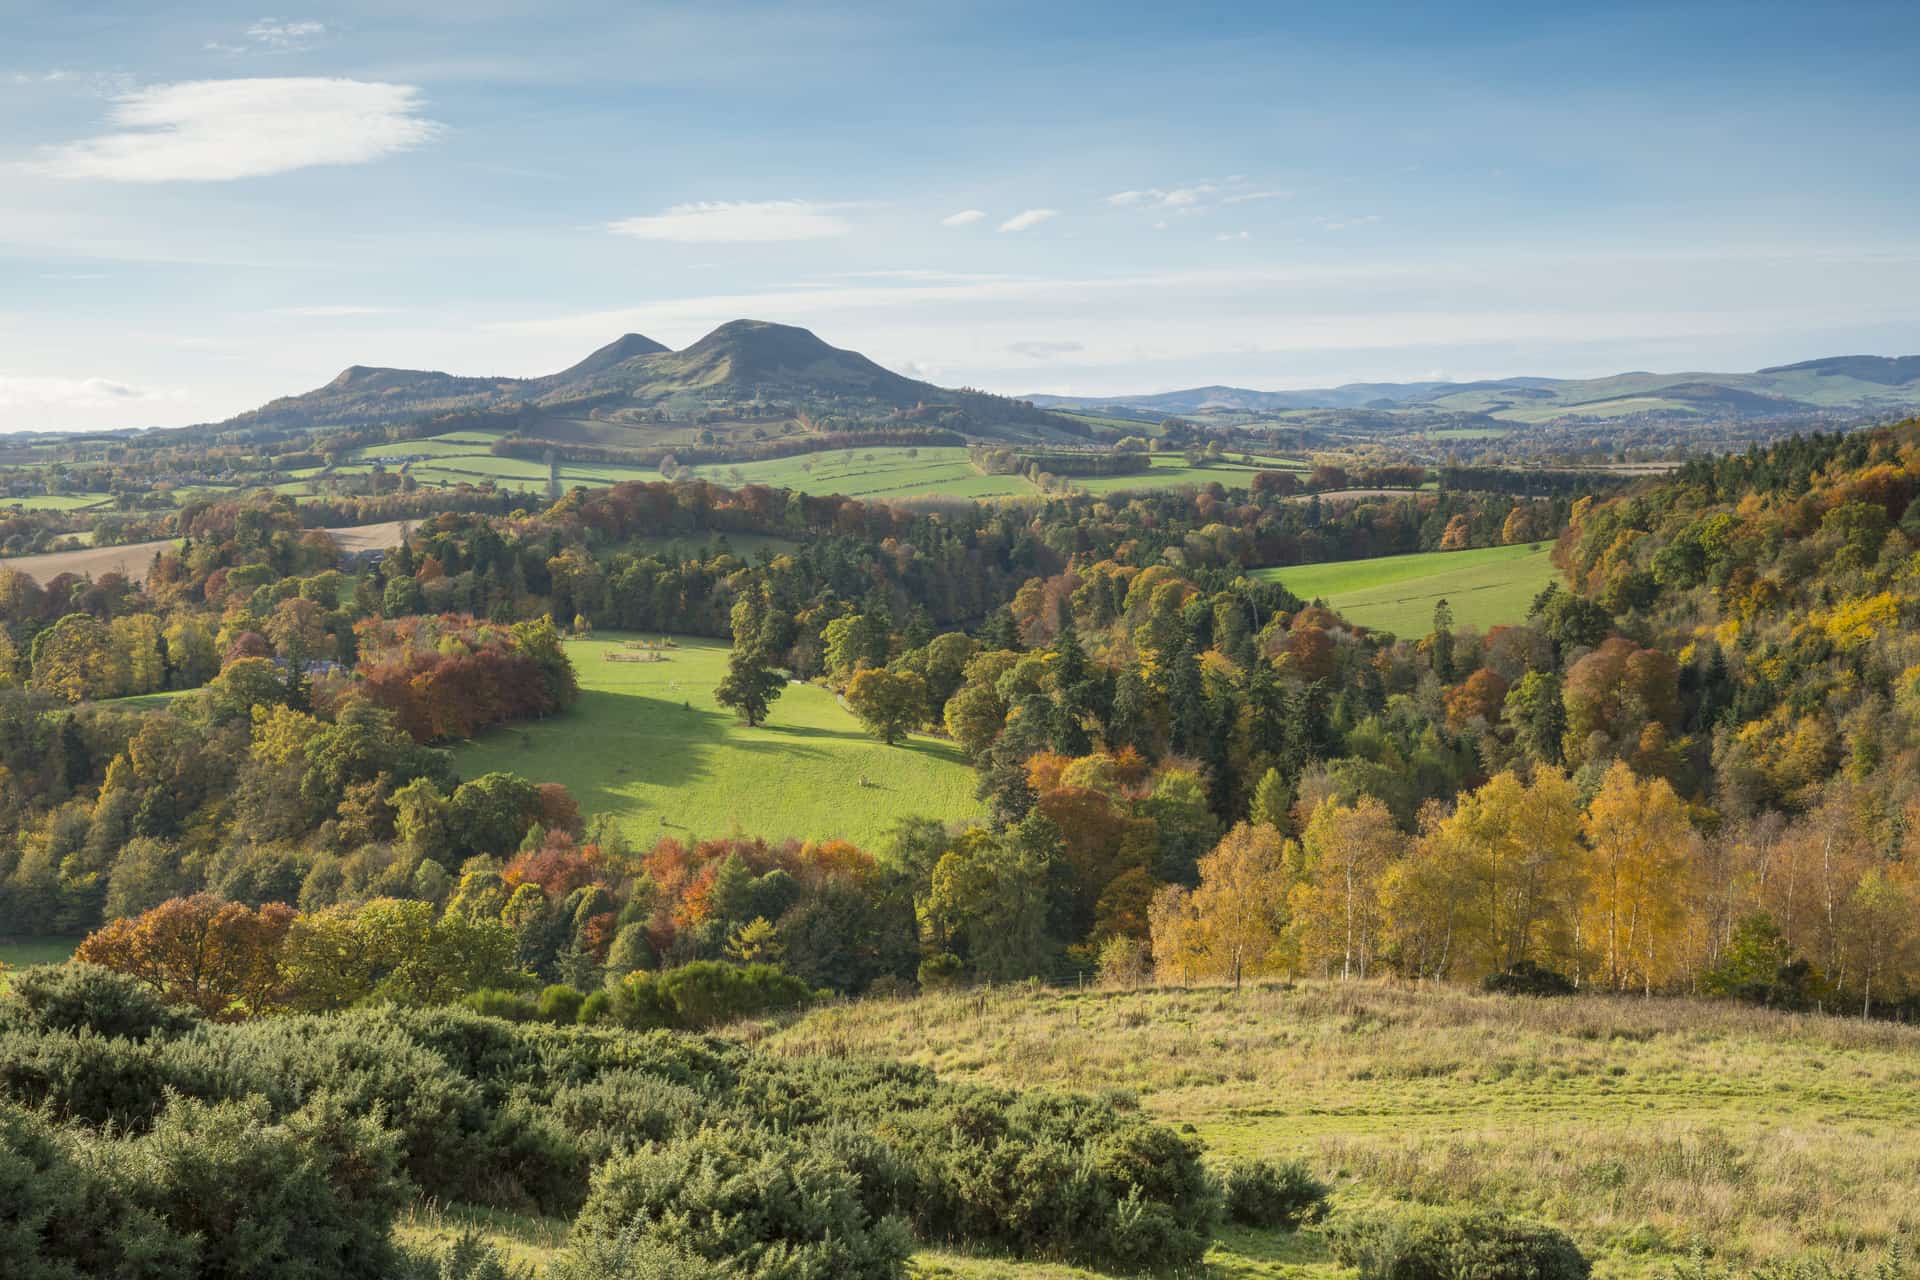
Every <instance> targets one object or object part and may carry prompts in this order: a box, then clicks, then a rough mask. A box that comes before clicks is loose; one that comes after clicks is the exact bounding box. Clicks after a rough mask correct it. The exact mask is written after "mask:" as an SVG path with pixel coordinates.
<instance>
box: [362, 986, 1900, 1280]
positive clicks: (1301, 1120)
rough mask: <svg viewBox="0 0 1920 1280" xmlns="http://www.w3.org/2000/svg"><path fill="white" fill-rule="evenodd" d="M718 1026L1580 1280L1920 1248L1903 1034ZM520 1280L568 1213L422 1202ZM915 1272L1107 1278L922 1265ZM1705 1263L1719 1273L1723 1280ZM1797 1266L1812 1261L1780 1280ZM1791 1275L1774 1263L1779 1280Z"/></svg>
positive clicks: (1277, 1257) (1437, 1021) (1840, 1026)
mask: <svg viewBox="0 0 1920 1280" xmlns="http://www.w3.org/2000/svg"><path fill="white" fill-rule="evenodd" d="M730 1034H732V1035H734V1036H736V1037H737V1038H740V1039H744V1040H747V1041H750V1042H752V1043H754V1044H756V1045H758V1046H759V1047H760V1048H761V1049H763V1050H767V1051H771V1052H774V1053H782V1054H793V1055H821V1056H829V1057H845V1056H850V1055H857V1056H874V1057H885V1058H893V1059H900V1060H905V1061H909V1062H917V1063H921V1064H924V1065H927V1066H930V1067H932V1068H934V1069H935V1070H937V1071H939V1072H940V1073H941V1074H942V1075H943V1076H945V1077H948V1078H951V1079H956V1080H972V1081H978V1082H981V1083H987V1084H995V1085H1002V1086H1008V1087H1015V1088H1063V1089H1075V1090H1089V1091H1097V1090H1118V1091H1122V1092H1123V1093H1124V1094H1127V1095H1131V1096H1132V1097H1134V1098H1136V1099H1137V1100H1138V1103H1139V1105H1140V1106H1141V1108H1142V1109H1143V1110H1144V1111H1145V1112H1146V1113H1147V1114H1148V1115H1149V1116H1151V1117H1152V1118H1154V1119H1156V1120H1160V1121H1162V1122H1164V1123H1168V1124H1172V1125H1176V1126H1182V1127H1186V1126H1191V1131H1192V1132H1194V1133H1195V1134H1197V1136H1199V1137H1200V1139H1201V1140H1202V1141H1203V1142H1205V1143H1206V1144H1207V1151H1208V1158H1209V1159H1210V1160H1214V1161H1220V1160H1226V1159H1230V1158H1234V1157H1238V1156H1256V1155H1257V1156H1270V1157H1278V1158H1291V1157H1299V1158H1303V1159H1305V1160H1306V1161H1307V1162H1308V1164H1309V1165H1310V1166H1311V1167H1312V1168H1313V1169H1314V1170H1315V1172H1316V1173H1317V1174H1318V1175H1319V1176H1320V1177H1321V1178H1323V1179H1325V1180H1326V1181H1328V1182H1329V1183H1330V1184H1332V1186H1333V1187H1334V1198H1333V1212H1334V1215H1335V1217H1336V1218H1337V1217H1338V1216H1339V1215H1340V1214H1342V1213H1344V1212H1349V1211H1351V1210H1353V1209H1356V1208H1362V1209H1365V1208H1387V1207H1391V1206H1393V1205H1395V1204H1402V1203H1418V1204H1424V1205H1454V1206H1462V1207H1464V1206H1487V1205H1501V1206H1504V1207H1506V1208H1507V1209H1508V1210H1509V1211H1510V1212H1513V1213H1517V1214H1520V1215H1522V1216H1526V1217H1530V1218H1533V1219H1536V1220H1540V1221H1545V1222H1550V1223H1553V1224H1554V1225H1556V1226H1559V1227H1561V1228H1562V1229H1564V1230H1566V1231H1567V1232H1569V1233H1570V1234H1571V1235H1573V1237H1574V1238H1575V1240H1577V1241H1578V1242H1579V1244H1580V1245H1581V1247H1582V1249H1583V1250H1584V1251H1585V1252H1586V1253H1587V1255H1588V1256H1589V1257H1590V1258H1591V1259H1593V1261H1594V1264H1595V1270H1594V1274H1595V1276H1596V1277H1597V1278H1598V1280H1653V1278H1655V1277H1664V1276H1667V1275H1669V1274H1671V1272H1670V1268H1671V1267H1672V1266H1674V1265H1675V1264H1679V1263H1684V1262H1685V1261H1686V1260H1687V1258H1688V1256H1689V1255H1690V1254H1691V1253H1692V1252H1693V1251H1694V1250H1695V1249H1696V1248H1702V1249H1707V1250H1711V1251H1712V1253H1713V1254H1714V1256H1715V1259H1716V1261H1717V1262H1719V1263H1721V1264H1725V1265H1730V1266H1733V1267H1735V1268H1741V1269H1742V1270H1737V1271H1734V1272H1731V1273H1726V1274H1733V1275H1745V1274H1747V1272H1746V1271H1745V1270H1744V1268H1749V1267H1760V1266H1768V1265H1777V1264H1781V1263H1786V1262H1790V1261H1792V1260H1797V1259H1802V1258H1809V1257H1836V1256H1841V1255H1852V1256H1864V1257H1865V1258H1867V1259H1869V1260H1871V1259H1874V1258H1877V1257H1880V1256H1883V1255H1884V1254H1885V1253H1886V1252H1887V1251H1888V1250H1889V1248H1890V1247H1892V1246H1893V1245H1894V1244H1895V1243H1896V1242H1897V1241H1902V1240H1904V1241H1906V1242H1907V1246H1906V1247H1907V1249H1908V1256H1909V1257H1911V1242H1912V1238H1913V1236H1914V1234H1915V1233H1916V1232H1920V1197H1915V1196H1914V1195H1913V1188H1914V1186H1915V1185H1920V1089H1916V1087H1915V1086H1916V1083H1920V1028H1914V1027H1903V1026H1897V1025H1892V1024H1888V1023H1862V1022H1859V1021H1856V1020H1852V1019H1842V1018H1829V1017H1818V1016H1808V1015H1788V1014H1779V1013H1773V1012H1769V1011H1766V1010H1758V1009H1752V1008H1749V1007H1746V1006H1740V1005H1731V1004H1708V1003H1703V1002H1694V1001H1685V1000H1644V999H1638V998H1631V997H1628V998H1618V999H1614V998H1606V997H1574V998H1568V999H1562V1000H1539V999H1530V998H1515V997H1505V996H1485V995H1480V994H1478V993H1474V992H1468V991H1463V990H1457V989H1448V988H1426V989H1417V988H1413V987H1406V986H1394V985H1387V984H1376V983H1358V982H1356V983H1351V984H1340V983H1322V982H1305V983H1300V984H1297V985H1293V984H1288V985H1272V986H1249V987H1247V988H1245V989H1244V990H1239V991H1235V990H1231V989H1228V988H1224V987H1221V988H1200V989H1194V990H1178V989H1147V990H1140V991H1095V990H1088V991H1048V990H1038V989H1031V988H1027V987H1021V986H1014V987H1005V988H998V989H992V990H974V991H962V992H954V993H949V994H940V995H928V996H922V997H918V998H912V999H903V1000H888V999H876V1000H865V1001H854V1002H845V1003H840V1004H834V1005H829V1006H826V1007H823V1008H821V1009H818V1010H815V1011H813V1012H811V1013H808V1014H805V1015H803V1016H801V1017H799V1018H798V1019H797V1020H787V1021H784V1022H750V1023H743V1024H741V1025H739V1026H737V1027H735V1028H733V1029H732V1031H731V1032H730ZM467 1230H471V1231H474V1232H476V1233H478V1234H480V1235H481V1236H483V1237H485V1238H487V1239H488V1240H490V1241H492V1242H493V1243H494V1244H495V1245H496V1246H498V1247H500V1248H502V1249H503V1250H505V1251H506V1252H507V1253H508V1254H509V1255H510V1256H511V1257H512V1258H513V1259H514V1260H515V1261H516V1262H518V1263H521V1264H523V1265H531V1266H534V1267H538V1266H540V1265H541V1264H543V1263H545V1262H547V1261H548V1260H550V1259H551V1258H552V1257H553V1256H554V1255H555V1254H556V1253H557V1252H558V1251H559V1250H560V1249H561V1248H563V1247H564V1245H565V1240H566V1224H565V1223H564V1222H562V1221H560V1220H558V1219H552V1218H535V1217H521V1216H516V1215H512V1214H505V1213H500V1212H497V1211H490V1210H463V1209H453V1210H444V1209H441V1208H438V1207H435V1206H421V1207H417V1208H416V1209H415V1210H414V1211H413V1212H412V1213H411V1215H409V1216H408V1217H407V1218H405V1219H404V1220H403V1221H402V1223H401V1225H400V1228H399V1231H400V1234H401V1235H402V1236H403V1237H407V1238H410V1239H413V1240H416V1241H426V1240H437V1241H442V1242H444V1241H447V1240H450V1239H452V1238H453V1237H454V1236H456V1235H458V1234H459V1233H461V1232H462V1231H467ZM909 1274H910V1275H911V1276H913V1277H915V1280H1105V1277H1106V1273H1102V1272H1095V1271H1090V1270H1086V1269H1083V1268H1078V1267H1070V1266H1061V1265H1055V1264H1051V1263H1015V1262H1009V1261H1006V1260H1004V1259H1000V1258H985V1257H974V1256H969V1255H967V1254H965V1253H956V1252H947V1251H942V1250H931V1249H930V1250H923V1251H921V1252H920V1253H919V1254H917V1255H916V1256H915V1258H914V1260H913V1262H912V1264H911V1266H910V1271H909ZM1205 1274H1206V1275H1207V1276H1208V1277H1210V1278H1211V1280H1255V1278H1256V1277H1257V1278H1261V1280H1277V1278H1280V1277H1287V1278H1289V1280H1347V1278H1348V1277H1351V1276H1352V1275H1353V1273H1352V1272H1351V1271H1348V1270H1345V1269H1343V1268H1341V1267H1340V1266H1338V1265H1337V1264H1335V1263H1334V1262H1333V1260H1332V1257H1331V1254H1330V1252H1329V1249H1328V1246H1327V1239H1326V1236H1325V1233H1324V1231H1323V1230H1321V1229H1319V1228H1314V1227H1309V1228H1307V1229H1305V1230H1302V1231H1301V1232H1299V1233H1298V1234H1296V1235H1287V1234H1283V1233H1279V1232H1266V1231H1250V1230H1244V1229H1233V1228H1229V1229H1226V1230H1224V1231H1222V1232H1221V1233H1220V1234H1219V1235H1218V1237H1217V1238H1216V1242H1215V1245H1214V1248H1213V1249H1212V1251H1211V1252H1210V1253H1209V1254H1208V1257H1207V1268H1206V1273H1205ZM1716 1274H1718V1273H1716ZM1792 1274H1794V1275H1801V1274H1805V1275H1807V1276H1808V1277H1809V1280H1811V1277H1813V1276H1818V1275H1824V1274H1828V1273H1824V1272H1819V1271H1813V1272H1807V1273H1801V1272H1794V1273H1792ZM1782 1280H1784V1275H1783V1277H1782Z"/></svg>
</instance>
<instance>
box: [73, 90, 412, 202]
mask: <svg viewBox="0 0 1920 1280" xmlns="http://www.w3.org/2000/svg"><path fill="white" fill-rule="evenodd" d="M422 106H423V102H422V99H421V95H420V90H419V89H417V88H415V87H414V86H412V85H405V84H381V83H376V82H368V81H363V80H339V79H330V78H324V77H316V76H289V77H263V78H257V79H243V80H189V81H184V82H181V83H179V84H163V85H154V86H152V87H150V88H146V89H140V90H136V91H134V92H131V93H126V94H123V95H121V96H120V97H119V98H118V99H117V101H116V103H115V106H114V108H113V112H112V115H111V122H112V123H113V124H115V125H118V126H120V127H121V129H122V130H123V131H122V132H116V133H103V134H100V135H98V136H96V137H92V138H84V139H82V140H80V141H78V142H71V143H67V144H65V145H63V146H56V147H50V148H47V149H46V150H45V151H43V152H42V159H41V162H40V164H39V165H38V168H39V169H40V170H41V171H42V172H45V173H49V174H52V175H54V176H55V177H60V178H103V179H107V180H109V181H114V182H226V181H232V180H234V179H237V178H258V177H264V176H266V175H269V174H275V173H286V172H288V171H290V170H294V169H304V168H308V167H310V166H313V165H340V164H364V163H366V162H368V161H372V160H378V159H380V158H381V157H383V156H389V155H393V154H394V153H396V152H400V151H407V150H410V149H412V148H414V147H418V146H423V145H425V144H426V143H428V142H431V141H433V139H435V138H437V137H439V136H440V134H441V133H442V132H443V128H444V127H443V126H442V125H440V124H437V123H436V122H434V121H432V120H428V119H426V118H424V117H423V116H421V114H420V111H421V108H422Z"/></svg>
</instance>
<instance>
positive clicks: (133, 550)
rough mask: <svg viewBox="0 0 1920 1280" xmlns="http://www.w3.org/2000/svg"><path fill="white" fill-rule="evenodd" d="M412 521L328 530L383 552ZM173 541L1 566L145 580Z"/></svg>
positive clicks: (341, 540) (37, 573) (30, 572)
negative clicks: (160, 553) (158, 555)
mask: <svg viewBox="0 0 1920 1280" xmlns="http://www.w3.org/2000/svg"><path fill="white" fill-rule="evenodd" d="M411 523H413V522H412V521H407V520H388V521H385V522H383V523H381V524H362V525H354V526H351V527H349V528H345V529H327V530H323V532H325V533H328V534H331V535H332V537H333V540H334V542H335V543H336V544H337V545H338V546H339V548H340V550H341V551H343V552H356V551H381V550H385V549H386V548H388V547H391V546H393V545H394V544H395V543H397V542H398V541H399V540H400V532H401V530H402V529H404V528H406V527H407V526H408V525H409V524H411ZM172 545H173V543H172V542H170V541H167V540H164V539H163V540H161V541H158V542H129V543H126V544H124V545H122V546H117V547H83V548H81V549H80V550H78V551H55V552H53V553H51V554H49V555H43V556H15V557H13V558H12V559H10V560H9V559H4V558H0V569H17V570H18V571H20V572H21V573H24V574H26V575H27V576H28V577H30V578H32V579H33V580H34V581H35V582H46V581H48V580H49V579H51V578H54V577H57V576H59V575H60V574H63V573H75V574H80V575H82V576H85V577H92V578H98V577H100V576H101V575H103V574H108V573H124V574H125V575H126V576H127V578H128V579H129V580H130V581H133V582H141V581H144V580H145V578H146V576H147V569H148V568H149V567H151V565H152V564H153V556H154V553H155V552H157V551H160V550H162V549H164V548H167V547H171V546H172Z"/></svg>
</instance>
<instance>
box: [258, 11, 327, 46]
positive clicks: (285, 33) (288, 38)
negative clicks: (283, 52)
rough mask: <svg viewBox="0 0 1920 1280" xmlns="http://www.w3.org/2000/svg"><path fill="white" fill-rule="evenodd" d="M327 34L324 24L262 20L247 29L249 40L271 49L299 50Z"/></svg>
mask: <svg viewBox="0 0 1920 1280" xmlns="http://www.w3.org/2000/svg"><path fill="white" fill-rule="evenodd" d="M325 34H327V24H326V23H324V22H282V21H281V20H280V19H278V18H262V19H260V21H258V22H256V23H254V24H253V25H252V26H250V27H248V28H247V39H249V40H251V41H253V42H254V43H255V44H259V45H265V46H267V47H268V48H270V49H299V48H305V47H306V46H307V45H309V44H312V43H313V42H314V41H315V40H318V39H319V38H320V37H321V36H323V35H325Z"/></svg>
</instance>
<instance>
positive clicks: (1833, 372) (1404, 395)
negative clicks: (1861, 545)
mask: <svg viewBox="0 0 1920 1280" xmlns="http://www.w3.org/2000/svg"><path fill="white" fill-rule="evenodd" d="M1028 399H1030V400H1031V401H1032V402H1033V403H1034V404H1036V405H1039V406H1041V407H1044V408H1052V409H1062V410H1105V411H1120V412H1122V413H1128V414H1133V415H1154V414H1218V413H1235V412H1239V413H1257V414H1283V413H1288V412H1295V411H1302V410H1329V409H1332V410H1340V409H1347V410H1359V409H1365V410H1386V411H1396V410H1397V411H1414V410H1419V411H1433V412H1442V413H1475V414H1484V415H1486V416H1488V417H1490V418H1493V419H1496V420H1503V421H1512V422H1541V421H1551V420H1555V419H1568V420H1573V419H1581V420H1590V421H1595V422H1599V421H1606V420H1608V419H1618V418H1622V417H1628V416H1635V415H1647V414H1652V415H1660V416H1666V417H1672V418H1675V419H1686V418H1762V417H1779V416H1783V415H1791V414H1812V413H1820V412H1824V411H1830V410H1851V411H1857V412H1860V413H1873V412H1879V411H1885V412H1888V413H1894V412H1898V411H1900V410H1904V409H1910V408H1913V407H1915V406H1920V356H1830V357H1826V358H1823V359H1819V360H1806V361H1801V362H1799V363H1797V364H1787V365H1775V366H1773V367H1771V368H1766V369H1759V370H1756V371H1754V372H1752V373H1700V372H1682V373H1649V372H1646V371H1644V370H1636V371H1633V372H1629V373H1620V374H1614V375H1612V376H1611V377H1605V378H1540V377H1522V378H1496V379H1490V380H1484V381H1479V382H1356V383H1348V384H1346V385H1343V386H1338V387H1322V388H1308V389H1303V390H1293V391H1256V390H1250V389H1247V388H1244V387H1228V386H1206V387H1194V388H1191V389H1188V390H1184V391H1165V392H1157V393H1153V394H1148V395H1137V396H1125V395H1123V396H1104V397H1095V396H1051V395H1035V396H1030V397H1028Z"/></svg>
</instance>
